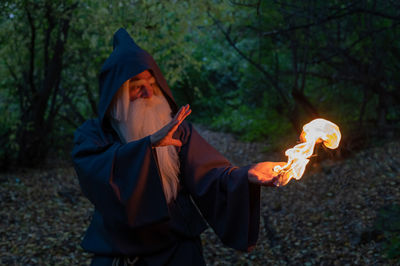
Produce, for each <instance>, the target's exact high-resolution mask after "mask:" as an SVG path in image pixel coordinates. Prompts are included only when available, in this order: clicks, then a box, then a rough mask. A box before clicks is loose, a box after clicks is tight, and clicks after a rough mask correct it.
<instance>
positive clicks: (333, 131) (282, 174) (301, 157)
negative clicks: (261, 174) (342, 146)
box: [274, 118, 341, 186]
mask: <svg viewBox="0 0 400 266" xmlns="http://www.w3.org/2000/svg"><path fill="white" fill-rule="evenodd" d="M340 138H341V135H340V130H339V127H338V126H337V125H335V124H334V123H332V122H330V121H328V120H325V119H322V118H318V119H315V120H313V121H311V122H310V123H308V124H306V125H304V126H303V132H302V133H301V135H300V140H301V141H302V143H300V144H298V145H296V146H294V147H293V148H291V149H288V150H286V152H285V155H286V156H288V157H289V158H288V162H287V164H286V165H284V166H275V167H274V171H275V172H277V173H279V179H278V180H277V181H276V182H275V185H276V186H284V185H286V184H287V183H288V182H289V181H290V179H292V178H295V179H297V180H299V179H300V178H301V177H302V176H303V173H304V170H305V169H306V165H307V163H308V162H309V159H308V158H310V156H311V155H312V154H313V152H314V147H315V144H316V143H319V142H322V143H323V144H324V145H325V146H326V147H328V148H330V149H336V148H337V147H338V146H339V142H340Z"/></svg>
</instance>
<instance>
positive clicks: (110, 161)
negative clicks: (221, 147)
mask: <svg viewBox="0 0 400 266" xmlns="http://www.w3.org/2000/svg"><path fill="white" fill-rule="evenodd" d="M144 70H151V71H152V73H153V75H154V76H155V78H156V80H157V82H158V84H159V85H160V88H161V90H162V92H163V94H164V96H165V97H166V98H167V100H168V102H169V103H170V105H171V108H172V110H173V112H176V110H177V108H176V104H175V102H174V100H173V97H172V94H171V91H170V89H169V88H168V85H167V83H166V81H165V79H164V77H163V76H162V74H161V71H160V69H159V68H158V66H157V64H156V63H155V61H154V60H153V58H152V57H151V56H150V55H149V54H148V53H147V52H146V51H144V50H143V49H141V48H140V47H139V46H137V45H136V44H135V42H134V41H133V40H132V38H131V37H130V36H129V34H128V33H127V32H126V31H125V30H124V29H119V30H118V31H117V32H116V33H115V35H114V50H113V52H112V53H111V55H110V57H109V58H108V59H107V60H106V62H105V63H104V65H103V67H102V70H101V74H100V102H99V117H98V118H97V119H92V120H88V121H86V122H85V123H84V124H83V125H82V126H81V127H79V128H78V129H77V131H76V132H75V139H74V142H75V146H74V149H73V151H72V157H73V161H74V166H75V170H76V173H77V175H78V178H79V182H80V185H81V188H82V191H83V193H84V194H85V196H87V198H88V199H89V200H90V201H91V202H92V203H93V205H94V206H95V211H94V214H93V218H92V221H91V224H90V226H89V228H88V229H87V231H86V234H85V237H84V240H83V241H82V247H83V248H84V249H85V250H86V251H88V252H92V253H94V254H95V259H94V260H93V263H94V264H97V265H100V264H102V265H103V263H104V265H106V264H110V263H111V261H112V258H114V257H124V256H125V257H126V256H127V257H132V258H134V257H138V258H139V260H138V264H139V265H140V264H142V263H143V264H148V265H204V259H203V255H202V248H201V242H200V238H199V235H200V233H201V232H203V231H204V230H205V229H206V227H207V225H206V223H205V221H204V219H205V220H206V221H207V222H208V224H209V225H210V226H211V227H212V228H213V229H214V231H215V232H216V234H217V235H218V236H219V237H220V239H221V240H222V242H223V243H224V244H226V245H227V246H229V247H232V248H235V249H238V250H243V251H248V250H250V248H251V247H253V246H254V245H255V244H256V241H257V237H258V230H259V217H260V188H259V186H258V185H253V184H250V183H249V182H248V175H247V172H248V170H249V167H250V166H247V167H242V168H238V167H234V166H232V165H231V164H230V163H229V161H228V160H226V159H225V158H224V157H223V156H222V155H221V154H220V153H219V152H217V151H216V150H215V149H214V148H213V147H212V146H210V145H209V144H208V143H207V142H206V141H205V140H204V139H203V138H202V137H201V136H200V135H199V134H198V133H197V132H196V130H195V129H194V128H193V127H192V125H191V124H190V123H188V122H185V121H184V122H183V123H182V124H181V125H180V126H179V128H178V130H177V131H176V132H175V134H174V138H176V139H180V140H181V141H182V144H183V145H182V147H179V148H177V149H178V154H179V159H180V176H179V180H180V186H179V192H178V195H177V198H176V200H174V201H172V202H171V203H169V204H167V202H166V199H165V196H164V192H163V188H162V181H161V177H160V172H159V169H158V165H157V159H156V154H155V150H154V149H153V148H152V147H151V143H150V137H149V136H148V137H145V138H143V139H139V140H136V141H132V142H129V143H127V144H123V142H121V140H120V139H119V137H118V135H117V134H116V132H115V131H114V130H113V129H112V127H111V126H110V124H109V121H108V119H107V118H106V112H107V109H108V107H109V105H110V103H111V100H112V98H113V96H114V95H115V93H116V92H117V91H118V89H119V88H120V87H121V85H122V84H123V83H124V82H125V81H126V80H128V79H129V78H131V77H133V76H135V75H137V74H139V73H141V72H143V71H144Z"/></svg>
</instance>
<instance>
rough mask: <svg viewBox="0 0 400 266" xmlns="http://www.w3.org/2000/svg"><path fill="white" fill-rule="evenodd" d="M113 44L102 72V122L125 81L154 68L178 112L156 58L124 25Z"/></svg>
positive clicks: (116, 34) (161, 86)
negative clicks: (135, 39)
mask: <svg viewBox="0 0 400 266" xmlns="http://www.w3.org/2000/svg"><path fill="white" fill-rule="evenodd" d="M113 47H114V50H113V51H112V53H111V55H110V56H109V57H108V58H107V60H106V61H105V62H104V64H103V66H102V68H101V71H100V101H99V105H98V115H99V119H100V121H101V124H102V125H103V124H104V117H105V115H106V112H107V109H108V108H109V106H110V103H111V101H112V99H113V97H114V95H115V94H116V93H117V91H118V89H119V88H120V87H121V86H122V84H124V82H125V81H127V80H128V79H130V78H132V77H133V76H136V75H137V74H139V73H141V72H143V71H145V70H151V72H152V73H153V75H154V77H155V78H156V80H157V83H158V85H159V86H160V89H161V90H162V92H163V94H164V96H165V97H166V98H167V101H168V102H169V104H170V106H171V109H172V112H173V113H176V112H177V109H178V108H177V105H176V103H175V100H174V98H173V96H172V93H171V90H170V89H169V87H168V85H167V82H166V80H165V78H164V77H163V75H162V73H161V70H160V68H159V67H158V65H157V63H156V62H155V61H154V59H153V57H152V56H151V55H150V54H149V53H148V52H146V51H145V50H143V49H142V48H140V47H139V46H138V45H137V44H136V43H135V42H134V40H133V39H132V38H131V36H129V34H128V32H127V31H126V30H125V29H123V28H120V29H119V30H118V31H117V32H116V33H115V34H114V43H113Z"/></svg>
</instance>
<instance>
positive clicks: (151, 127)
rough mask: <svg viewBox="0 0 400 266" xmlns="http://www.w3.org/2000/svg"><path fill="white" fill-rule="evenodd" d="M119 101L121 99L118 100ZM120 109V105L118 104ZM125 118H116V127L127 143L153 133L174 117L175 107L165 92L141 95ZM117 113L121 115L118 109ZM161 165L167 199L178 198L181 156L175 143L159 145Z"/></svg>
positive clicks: (114, 124)
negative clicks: (173, 110) (166, 97)
mask: <svg viewBox="0 0 400 266" xmlns="http://www.w3.org/2000/svg"><path fill="white" fill-rule="evenodd" d="M116 104H117V105H118V102H117V103H116ZM116 109H118V108H116ZM127 114H128V115H127V118H126V119H125V120H126V122H124V121H118V120H114V121H113V123H112V124H113V127H114V129H116V131H117V132H118V134H119V135H120V137H121V138H123V140H125V141H126V142H127V143H128V142H130V141H134V140H138V139H141V138H144V137H146V136H149V135H151V134H153V133H155V132H157V131H158V130H160V129H161V128H162V127H164V126H165V125H166V124H168V122H170V121H171V119H172V118H171V107H170V106H169V104H168V102H167V100H166V99H165V97H164V96H162V95H153V96H152V97H151V98H150V99H143V98H139V99H136V100H135V101H133V102H130V104H129V107H128V112H127ZM114 117H121V116H118V115H117V114H115V113H114ZM155 149H156V153H157V159H158V166H159V169H160V173H161V180H162V184H163V189H164V194H165V198H166V200H167V202H168V203H169V202H171V201H172V200H173V199H175V198H176V195H177V193H178V185H179V179H178V175H179V157H178V152H177V151H176V148H175V146H172V145H170V146H163V147H156V148H155Z"/></svg>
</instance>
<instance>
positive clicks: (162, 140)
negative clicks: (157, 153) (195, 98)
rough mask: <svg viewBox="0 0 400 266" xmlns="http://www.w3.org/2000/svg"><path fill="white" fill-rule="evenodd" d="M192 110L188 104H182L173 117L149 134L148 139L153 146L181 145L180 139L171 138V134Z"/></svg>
mask: <svg viewBox="0 0 400 266" xmlns="http://www.w3.org/2000/svg"><path fill="white" fill-rule="evenodd" d="M191 112H192V110H191V109H190V106H189V104H187V105H185V106H182V107H181V108H180V109H179V111H178V113H176V115H175V117H174V118H173V119H172V120H171V121H170V122H169V123H168V124H167V125H166V126H165V127H163V128H162V129H160V130H159V131H157V132H156V133H154V134H153V135H151V136H150V141H151V144H152V146H153V147H161V146H168V145H174V146H178V147H179V146H182V142H181V141H180V140H177V139H174V138H172V135H173V134H174V133H175V131H176V130H177V129H178V127H179V125H180V124H181V123H182V122H183V120H184V119H185V118H186V117H187V116H188V115H190V113H191Z"/></svg>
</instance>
